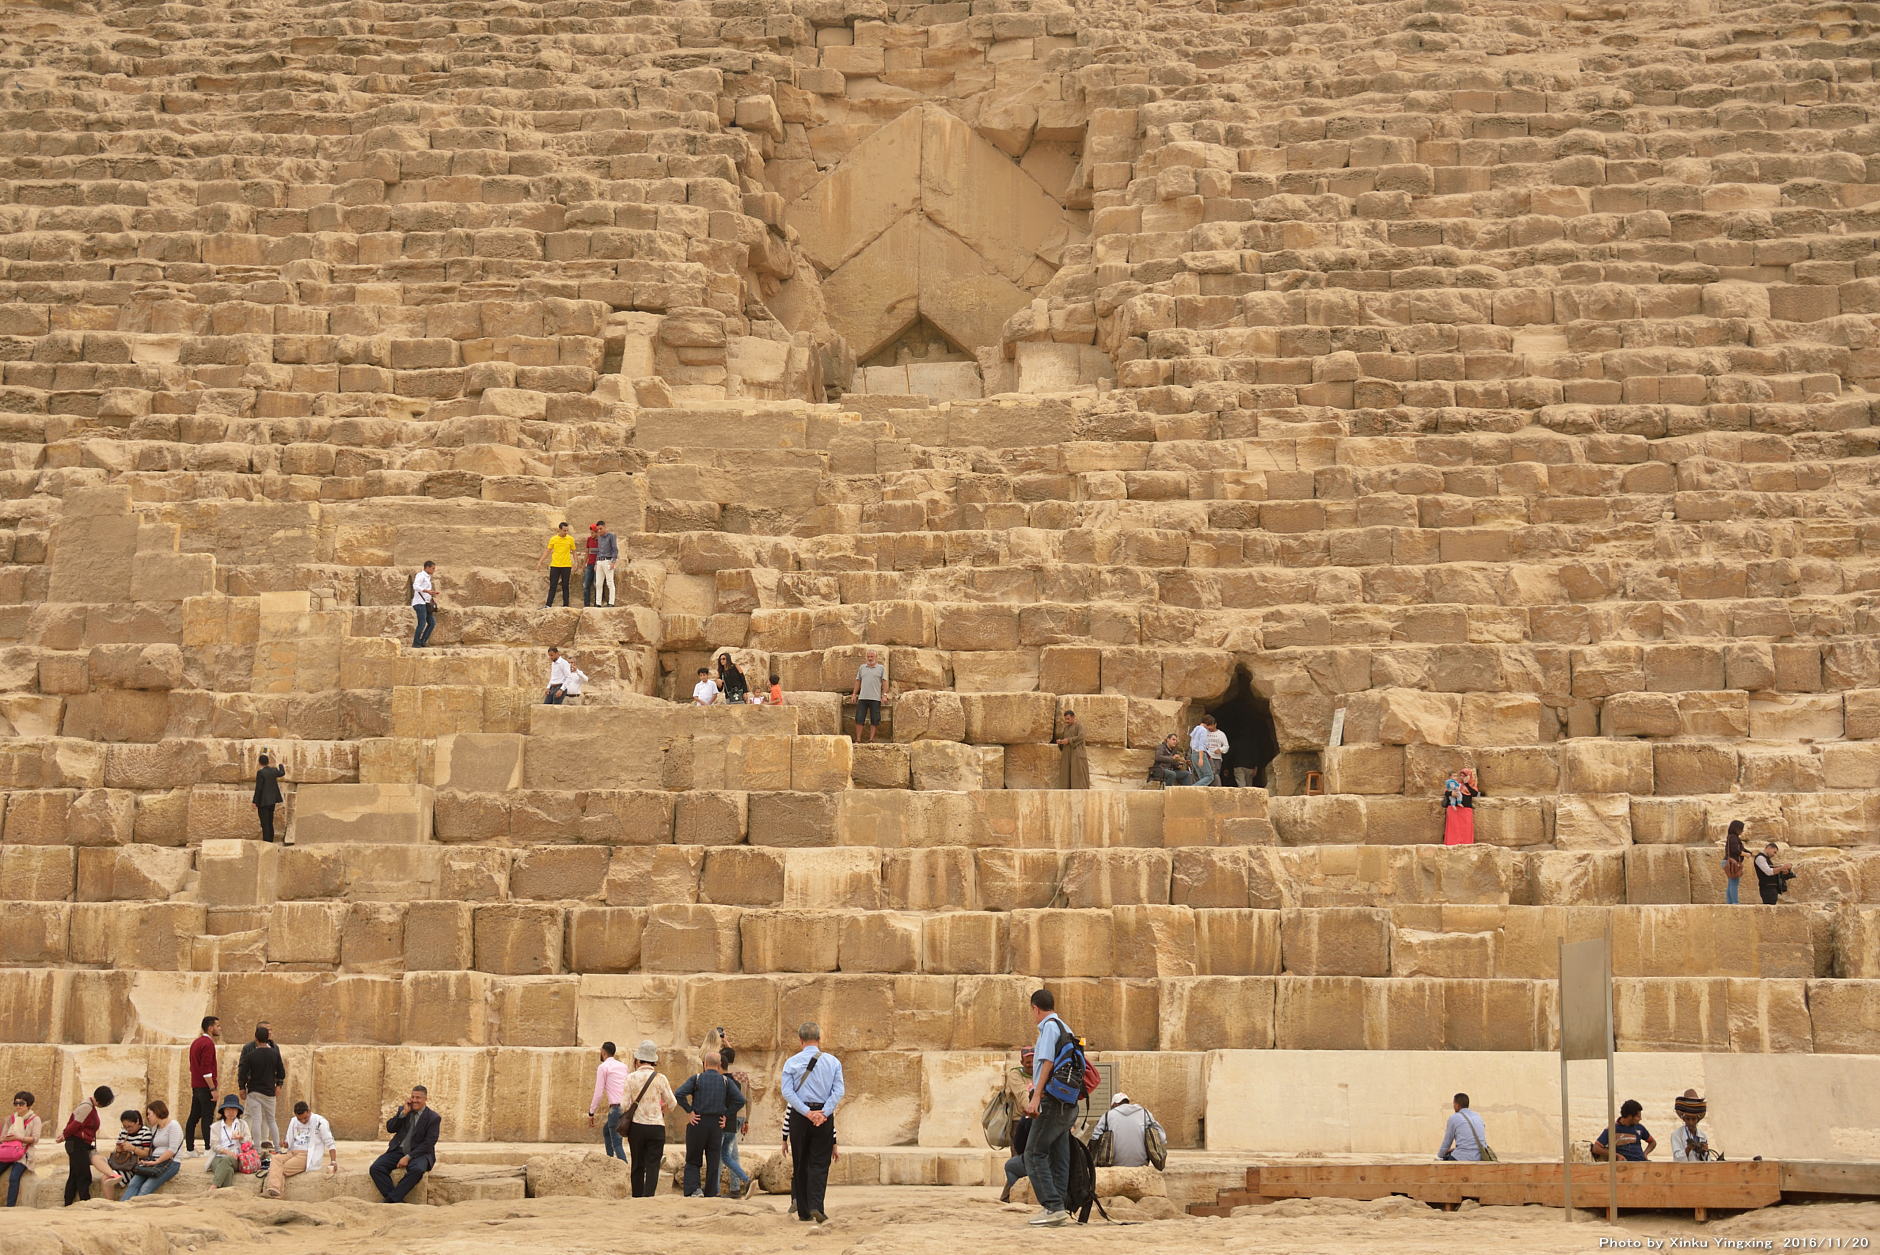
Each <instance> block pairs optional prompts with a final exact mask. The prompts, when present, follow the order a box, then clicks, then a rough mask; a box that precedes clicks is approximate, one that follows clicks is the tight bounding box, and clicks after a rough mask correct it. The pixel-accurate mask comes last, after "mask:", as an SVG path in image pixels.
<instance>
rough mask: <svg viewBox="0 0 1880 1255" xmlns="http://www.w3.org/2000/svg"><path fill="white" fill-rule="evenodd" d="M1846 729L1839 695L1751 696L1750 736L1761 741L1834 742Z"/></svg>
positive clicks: (1759, 694) (1758, 694)
mask: <svg viewBox="0 0 1880 1255" xmlns="http://www.w3.org/2000/svg"><path fill="white" fill-rule="evenodd" d="M1845 727H1846V725H1845V722H1844V718H1843V710H1842V699H1841V696H1840V694H1838V693H1752V694H1751V695H1750V699H1749V734H1750V736H1751V737H1752V738H1754V739H1756V740H1758V741H1800V740H1804V739H1812V740H1817V741H1833V740H1839V739H1840V738H1841V736H1842V735H1843V734H1844V731H1845Z"/></svg>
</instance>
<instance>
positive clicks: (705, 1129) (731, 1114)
mask: <svg viewBox="0 0 1880 1255" xmlns="http://www.w3.org/2000/svg"><path fill="white" fill-rule="evenodd" d="M673 1097H674V1098H676V1099H677V1100H678V1102H679V1110H681V1111H683V1112H685V1196H686V1197H687V1198H717V1197H718V1156H719V1154H720V1153H721V1152H722V1151H723V1149H724V1144H725V1130H726V1129H727V1128H729V1127H731V1121H733V1120H735V1119H737V1116H738V1111H739V1109H740V1108H742V1107H743V1106H744V1094H743V1093H742V1092H741V1091H740V1090H739V1089H738V1083H737V1082H736V1081H734V1080H732V1079H731V1078H730V1077H728V1076H726V1075H725V1060H724V1056H723V1055H722V1054H720V1053H719V1048H718V1047H716V1046H709V1047H707V1048H706V1049H704V1050H702V1051H700V1052H699V1071H698V1072H697V1073H695V1074H694V1075H692V1076H688V1077H687V1078H685V1080H684V1081H683V1082H681V1083H680V1085H679V1088H678V1090H676V1091H675V1092H674V1094H673ZM701 1163H703V1165H704V1168H705V1181H704V1192H703V1193H702V1194H701V1193H700V1189H699V1167H700V1164H701Z"/></svg>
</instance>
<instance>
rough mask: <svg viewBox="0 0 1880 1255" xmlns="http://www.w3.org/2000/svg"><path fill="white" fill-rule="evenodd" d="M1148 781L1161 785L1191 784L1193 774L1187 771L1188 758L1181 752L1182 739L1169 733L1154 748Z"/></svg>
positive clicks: (1193, 777) (1175, 734) (1193, 780)
mask: <svg viewBox="0 0 1880 1255" xmlns="http://www.w3.org/2000/svg"><path fill="white" fill-rule="evenodd" d="M1149 779H1151V780H1160V781H1161V782H1162V783H1163V784H1193V783H1194V782H1195V773H1194V772H1192V771H1190V770H1188V756H1187V755H1186V754H1184V753H1183V752H1182V739H1181V736H1180V735H1179V734H1178V733H1174V732H1171V733H1169V734H1168V735H1167V736H1165V737H1163V738H1162V743H1161V744H1160V745H1158V746H1156V747H1155V762H1154V763H1153V764H1151V765H1150V767H1149Z"/></svg>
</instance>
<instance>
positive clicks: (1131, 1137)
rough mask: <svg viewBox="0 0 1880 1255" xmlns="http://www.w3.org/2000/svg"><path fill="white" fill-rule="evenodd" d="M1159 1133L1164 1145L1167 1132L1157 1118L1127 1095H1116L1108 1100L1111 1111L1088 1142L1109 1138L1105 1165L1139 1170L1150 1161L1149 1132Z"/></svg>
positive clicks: (1099, 1121) (1098, 1124)
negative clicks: (1108, 1136)
mask: <svg viewBox="0 0 1880 1255" xmlns="http://www.w3.org/2000/svg"><path fill="white" fill-rule="evenodd" d="M1150 1129H1154V1130H1155V1131H1156V1132H1158V1133H1161V1134H1162V1143H1163V1145H1167V1144H1168V1133H1167V1131H1166V1130H1164V1129H1163V1128H1162V1126H1161V1124H1160V1123H1158V1122H1157V1120H1156V1118H1155V1117H1154V1116H1152V1115H1150V1114H1149V1109H1148V1108H1147V1107H1145V1106H1143V1105H1142V1104H1141V1103H1134V1102H1131V1101H1129V1095H1128V1094H1118V1095H1116V1097H1114V1098H1112V1099H1110V1109H1109V1110H1108V1111H1106V1112H1104V1113H1103V1118H1102V1119H1101V1120H1098V1121H1097V1127H1096V1128H1094V1129H1092V1130H1091V1131H1090V1143H1091V1145H1093V1146H1094V1145H1096V1142H1097V1139H1098V1138H1100V1137H1102V1136H1103V1135H1104V1134H1105V1133H1108V1134H1109V1135H1110V1161H1109V1163H1108V1164H1107V1165H1106V1166H1107V1167H1112V1168H1140V1167H1142V1166H1144V1165H1145V1164H1147V1163H1148V1162H1149V1130H1150Z"/></svg>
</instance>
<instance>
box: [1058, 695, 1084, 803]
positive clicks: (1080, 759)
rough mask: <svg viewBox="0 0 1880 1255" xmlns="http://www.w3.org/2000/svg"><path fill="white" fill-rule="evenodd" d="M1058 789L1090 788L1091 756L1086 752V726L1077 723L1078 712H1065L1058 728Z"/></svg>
mask: <svg viewBox="0 0 1880 1255" xmlns="http://www.w3.org/2000/svg"><path fill="white" fill-rule="evenodd" d="M1057 747H1058V788H1060V789H1088V788H1089V787H1090V755H1089V754H1088V753H1086V752H1085V750H1084V725H1083V724H1081V723H1078V722H1077V712H1076V711H1074V710H1067V711H1065V712H1064V721H1063V723H1062V724H1060V725H1059V727H1058V736H1057Z"/></svg>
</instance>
